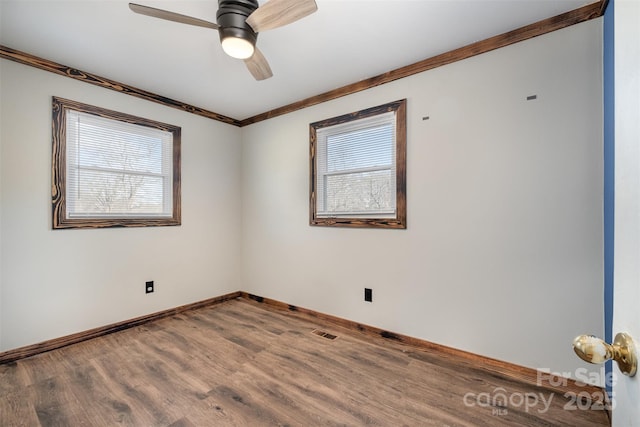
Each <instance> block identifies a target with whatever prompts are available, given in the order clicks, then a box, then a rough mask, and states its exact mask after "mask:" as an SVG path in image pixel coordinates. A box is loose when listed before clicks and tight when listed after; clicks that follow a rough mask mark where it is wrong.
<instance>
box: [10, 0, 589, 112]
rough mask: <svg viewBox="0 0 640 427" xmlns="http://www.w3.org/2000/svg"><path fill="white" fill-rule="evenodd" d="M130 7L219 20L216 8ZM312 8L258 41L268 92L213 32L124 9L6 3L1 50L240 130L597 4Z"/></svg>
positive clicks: (356, 1) (87, 2) (480, 0)
mask: <svg viewBox="0 0 640 427" xmlns="http://www.w3.org/2000/svg"><path fill="white" fill-rule="evenodd" d="M134 2H136V3H140V4H143V5H147V6H152V7H157V8H161V9H166V10H170V11H173V12H178V13H182V14H185V15H190V16H194V17H197V18H201V19H205V20H208V21H212V22H215V21H216V16H215V15H216V10H217V1H216V0H197V1H187V0H185V1H169V0H162V1H158V0H134ZM316 2H317V4H318V11H317V12H316V13H315V14H313V15H310V16H308V17H306V18H303V19H302V20H300V21H298V22H295V23H293V24H290V25H288V26H285V27H282V28H278V29H275V30H270V31H265V32H262V33H261V34H260V35H259V38H258V46H259V48H260V50H261V51H262V52H263V53H264V55H265V56H266V57H267V59H268V60H269V63H270V65H271V68H272V70H273V73H274V76H273V77H272V78H271V79H268V80H264V81H260V82H258V81H255V80H254V79H253V78H252V77H251V75H250V74H249V72H248V71H247V70H246V68H245V66H244V63H243V62H242V61H241V60H237V59H232V58H230V57H228V56H226V55H225V54H224V53H223V52H222V49H221V48H220V44H219V39H218V34H217V31H215V30H209V29H206V28H201V27H194V26H190V25H184V24H178V23H174V22H169V21H164V20H160V19H155V18H150V17H147V16H143V15H139V14H135V13H133V12H132V11H131V10H129V7H128V2H127V1H122V0H103V1H98V0H84V1H78V0H74V1H61V0H44V1H31V0H0V44H2V45H4V46H6V47H9V48H12V49H17V50H21V51H24V52H26V53H30V54H32V55H36V56H39V57H42V58H45V59H49V60H52V61H55V62H58V63H61V64H63V65H67V66H70V67H73V68H77V69H80V70H82V71H86V72H89V73H92V74H96V75H98V76H101V77H106V78H108V79H112V80H116V81H118V82H120V83H124V84H127V85H130V86H134V87H136V88H138V89H143V90H147V91H150V92H153V93H155V94H158V95H161V96H164V97H168V98H172V99H174V100H177V101H181V102H183V103H187V104H191V105H194V106H196V107H200V108H204V109H207V110H210V111H213V112H216V113H219V114H223V115H226V116H229V117H232V118H234V119H238V120H242V119H245V118H248V117H251V116H254V115H256V114H259V113H263V112H266V111H269V110H272V109H274V108H277V107H281V106H284V105H287V104H290V103H292V102H295V101H299V100H302V99H305V98H308V97H311V96H314V95H319V94H321V93H324V92H327V91H329V90H332V89H336V88H339V87H341V86H344V85H347V84H350V83H355V82H357V81H360V80H363V79H366V78H369V77H373V76H376V75H379V74H382V73H385V72H387V71H391V70H393V69H396V68H399V67H402V66H405V65H409V64H412V63H415V62H418V61H420V60H423V59H426V58H429V57H432V56H434V55H437V54H440V53H443V52H447V51H449V50H452V49H455V48H458V47H461V46H464V45H467V44H469V43H473V42H475V41H479V40H483V39H485V38H488V37H491V36H494V35H497V34H502V33H504V32H507V31H510V30H513V29H516V28H519V27H522V26H524V25H527V24H530V23H532V22H535V21H538V20H541V19H545V18H549V17H552V16H555V15H559V14H561V13H564V12H567V11H569V10H573V9H577V8H579V7H581V6H584V5H585V4H589V3H593V2H594V0H590V1H589V0H316ZM263 3H264V1H260V4H263ZM0 78H1V77H0Z"/></svg>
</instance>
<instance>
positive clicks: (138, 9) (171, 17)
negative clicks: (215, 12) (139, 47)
mask: <svg viewBox="0 0 640 427" xmlns="http://www.w3.org/2000/svg"><path fill="white" fill-rule="evenodd" d="M129 9H131V10H133V11H134V12H135V13H139V14H141V15H147V16H152V17H154V18H160V19H166V20H167V21H173V22H179V23H181V24H189V25H197V26H198V27H205V28H211V29H213V30H217V29H218V24H216V23H214V22H209V21H205V20H203V19H198V18H193V17H191V16H187V15H182V14H180V13H175V12H169V11H168V10H163V9H156V8H155V7H150V6H143V5H141V4H135V3H129Z"/></svg>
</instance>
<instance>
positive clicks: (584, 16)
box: [240, 0, 606, 127]
mask: <svg viewBox="0 0 640 427" xmlns="http://www.w3.org/2000/svg"><path fill="white" fill-rule="evenodd" d="M604 1H606V0H603V2H604ZM603 2H596V3H592V4H590V5H587V6H583V7H581V8H578V9H575V10H572V11H569V12H566V13H563V14H561V15H557V16H554V17H551V18H548V19H544V20H542V21H538V22H535V23H533V24H530V25H526V26H524V27H521V28H518V29H516V30H513V31H509V32H506V33H503V34H500V35H497V36H494V37H490V38H488V39H485V40H481V41H479V42H476V43H472V44H470V45H467V46H464V47H461V48H458V49H454V50H452V51H449V52H446V53H443V54H441V55H437V56H434V57H431V58H428V59H424V60H422V61H420V62H416V63H414V64H411V65H407V66H405V67H402V68H398V69H395V70H392V71H389V72H386V73H384V74H380V75H378V76H375V77H371V78H369V79H366V80H361V81H359V82H357V83H352V84H349V85H346V86H343V87H340V88H337V89H334V90H331V91H329V92H325V93H323V94H320V95H316V96H312V97H310V98H306V99H303V100H301V101H297V102H294V103H292V104H289V105H285V106H283V107H279V108H276V109H274V110H271V111H267V112H265V113H262V114H258V115H255V116H253V117H249V118H247V119H244V120H241V121H240V126H241V127H242V126H248V125H250V124H253V123H258V122H261V121H263V120H267V119H271V118H274V117H277V116H281V115H284V114H288V113H291V112H294V111H296V110H301V109H303V108H307V107H311V106H313V105H317V104H321V103H323V102H327V101H331V100H333V99H337V98H340V97H343V96H346V95H351V94H353V93H356V92H360V91H363V90H366V89H371V88H373V87H376V86H380V85H383V84H385V83H389V82H392V81H394V80H398V79H402V78H404V77H408V76H411V75H414V74H418V73H421V72H423V71H427V70H431V69H433V68H437V67H441V66H443V65H447V64H451V63H453V62H457V61H461V60H463V59H467V58H471V57H472V56H476V55H480V54H482V53H486V52H489V51H492V50H495V49H499V48H501V47H505V46H509V45H511V44H514V43H518V42H521V41H525V40H528V39H531V38H533V37H537V36H541V35H543V34H546V33H550V32H552V31H556V30H560V29H562V28H565V27H569V26H571V25H574V24H578V23H580V22H584V21H588V20H590V19H594V18H598V17H600V16H602V13H603V12H604V9H603V8H602V4H601V3H603Z"/></svg>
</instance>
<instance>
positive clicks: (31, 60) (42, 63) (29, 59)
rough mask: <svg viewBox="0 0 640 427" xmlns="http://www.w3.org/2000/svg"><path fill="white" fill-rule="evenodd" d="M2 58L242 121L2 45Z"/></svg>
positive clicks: (214, 116) (219, 118)
mask: <svg viewBox="0 0 640 427" xmlns="http://www.w3.org/2000/svg"><path fill="white" fill-rule="evenodd" d="M0 58H4V59H8V60H10V61H14V62H18V63H20V64H24V65H29V66H31V67H35V68H39V69H41V70H45V71H49V72H51V73H54V74H58V75H61V76H65V77H70V78H72V79H74V80H79V81H82V82H84V83H90V84H92V85H96V86H100V87H102V88H105V89H111V90H115V91H116V92H120V93H124V94H126V95H131V96H135V97H136V98H141V99H144V100H146V101H151V102H155V103H158V104H162V105H165V106H167V107H172V108H176V109H178V110H182V111H186V112H187V113H192V114H196V115H198V116H202V117H206V118H208V119H212V120H216V121H219V122H223V123H228V124H230V125H234V126H240V121H238V120H236V119H232V118H231V117H227V116H223V115H222V114H218V113H214V112H213V111H208V110H205V109H203V108H199V107H194V106H193V105H189V104H185V103H183V102H180V101H176V100H174V99H171V98H166V97H164V96H160V95H156V94H154V93H151V92H147V91H146V90H142V89H138V88H135V87H133V86H128V85H125V84H124V83H119V82H117V81H115V80H110V79H107V78H105V77H100V76H97V75H95V74H91V73H87V72H85V71H81V70H78V69H75V68H71V67H67V66H66V65H62V64H58V63H56V62H53V61H49V60H47V59H44V58H39V57H37V56H34V55H30V54H28V53H25V52H21V51H19V50H15V49H11V48H9V47H6V46H2V45H0Z"/></svg>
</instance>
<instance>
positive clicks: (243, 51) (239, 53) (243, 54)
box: [222, 37, 254, 59]
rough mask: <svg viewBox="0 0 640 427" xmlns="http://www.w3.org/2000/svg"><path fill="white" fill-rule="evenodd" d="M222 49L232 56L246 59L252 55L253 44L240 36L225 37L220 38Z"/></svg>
mask: <svg viewBox="0 0 640 427" xmlns="http://www.w3.org/2000/svg"><path fill="white" fill-rule="evenodd" d="M222 50H224V52H225V53H226V54H227V55H229V56H230V57H232V58H237V59H247V58H251V56H252V55H253V51H254V47H253V44H252V43H251V42H250V41H248V40H245V39H243V38H240V37H225V38H224V39H222Z"/></svg>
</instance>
